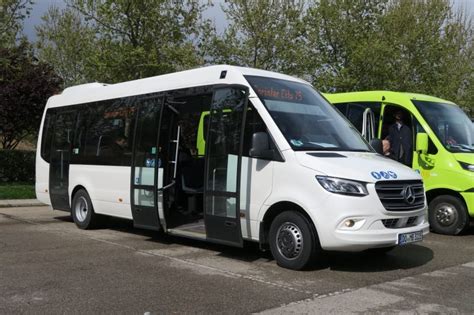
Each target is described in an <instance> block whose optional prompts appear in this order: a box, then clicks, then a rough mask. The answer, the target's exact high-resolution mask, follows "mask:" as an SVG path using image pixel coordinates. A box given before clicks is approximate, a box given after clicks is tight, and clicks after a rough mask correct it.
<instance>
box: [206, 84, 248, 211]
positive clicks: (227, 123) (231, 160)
mask: <svg viewBox="0 0 474 315" xmlns="http://www.w3.org/2000/svg"><path fill="white" fill-rule="evenodd" d="M245 99H246V96H245V92H244V91H242V90H239V89H232V88H228V89H227V88H226V89H219V90H216V91H215V94H214V98H213V102H212V105H211V115H210V118H209V130H208V137H207V141H206V145H207V146H208V148H207V155H208V168H207V170H208V174H207V190H208V192H210V193H208V195H207V200H206V213H208V214H211V215H216V216H222V217H236V198H235V196H236V193H237V187H238V186H237V185H238V166H239V154H240V149H241V133H242V121H243V114H244V107H245ZM226 193H227V194H226Z"/></svg>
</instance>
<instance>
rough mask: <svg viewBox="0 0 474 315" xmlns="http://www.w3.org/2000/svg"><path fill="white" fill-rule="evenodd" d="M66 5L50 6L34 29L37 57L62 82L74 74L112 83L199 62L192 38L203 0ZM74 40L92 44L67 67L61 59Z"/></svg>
mask: <svg viewBox="0 0 474 315" xmlns="http://www.w3.org/2000/svg"><path fill="white" fill-rule="evenodd" d="M68 5H69V8H68V9H67V10H65V11H63V12H62V13H58V12H57V11H54V10H50V12H48V14H47V16H45V17H44V19H43V20H44V22H43V24H42V25H41V26H40V27H39V28H38V32H39V37H40V43H39V45H38V47H39V51H40V56H41V58H42V60H44V61H47V62H48V63H50V64H52V65H53V66H54V67H55V68H56V69H58V72H59V73H60V74H61V76H62V77H63V78H64V79H65V82H66V83H67V84H73V83H74V82H73V80H69V77H72V78H74V77H75V76H77V75H78V73H82V74H81V76H80V78H81V80H82V79H83V80H87V81H103V82H109V83H115V82H120V81H126V80H133V79H138V78H143V77H149V76H154V75H159V74H163V73H167V72H173V71H178V70H183V69H187V68H190V67H195V66H197V65H200V64H202V63H203V60H202V58H201V57H200V55H199V52H198V48H197V43H198V41H199V38H200V36H201V34H202V29H203V27H204V25H205V24H206V23H205V22H204V21H203V20H202V11H203V10H204V8H205V5H203V4H201V1H199V0H186V1H171V0H140V1H137V0H113V1H112V0H69V2H68ZM59 25H66V26H67V27H66V29H64V28H61V27H57V26H59ZM67 29H69V30H71V32H69V31H68V30H67ZM91 33H93V34H94V36H91ZM78 36H80V37H81V39H80V40H79V39H77V38H76V37H78ZM78 44H79V45H81V46H82V47H87V48H89V47H92V48H93V49H91V50H89V49H85V50H86V51H87V53H86V54H84V55H82V56H77V58H75V59H73V60H74V64H75V65H80V67H79V68H80V69H78V68H72V69H71V68H70V67H69V68H68V65H69V64H68V63H67V61H66V62H65V60H68V59H69V58H68V56H70V54H71V53H72V52H73V51H74V50H75V49H76V48H75V47H76V45H78ZM56 65H57V66H56ZM60 65H62V66H61V68H59V67H60ZM81 67H83V68H82V69H81ZM78 70H80V71H78Z"/></svg>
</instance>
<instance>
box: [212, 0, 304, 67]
mask: <svg viewBox="0 0 474 315" xmlns="http://www.w3.org/2000/svg"><path fill="white" fill-rule="evenodd" d="M304 8H305V3H304V1H298V0H286V1H277V0H229V1H226V5H223V6H222V9H223V11H224V13H225V15H226V17H227V20H228V21H229V26H228V27H227V29H226V30H225V31H224V33H223V34H218V33H217V32H216V30H215V28H214V29H213V30H211V33H210V34H209V36H208V40H207V41H206V42H205V50H206V56H207V61H208V62H212V63H228V64H235V65H240V66H250V67H255V68H261V69H267V70H274V71H282V72H286V73H290V74H299V73H301V72H302V69H301V67H302V66H304V64H305V63H304V60H303V58H304V55H303V53H302V52H303V46H304V45H305V43H304V36H303V35H304V32H305V25H304V23H303V14H304V12H305V10H304Z"/></svg>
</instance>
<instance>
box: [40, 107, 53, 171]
mask: <svg viewBox="0 0 474 315" xmlns="http://www.w3.org/2000/svg"><path fill="white" fill-rule="evenodd" d="M53 120H54V114H53V111H52V110H51V109H48V111H47V112H46V117H45V119H44V123H43V135H42V136H41V157H42V158H43V159H44V160H45V161H46V162H48V163H49V162H50V159H51V141H52V138H53V137H52V136H53V130H52V129H53V125H54V124H53Z"/></svg>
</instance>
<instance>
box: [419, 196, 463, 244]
mask: <svg viewBox="0 0 474 315" xmlns="http://www.w3.org/2000/svg"><path fill="white" fill-rule="evenodd" d="M428 211H429V221H430V226H431V229H432V230H433V231H434V232H436V233H439V234H448V235H458V234H461V233H462V232H464V231H466V230H467V228H468V227H469V215H468V214H467V209H466V206H465V205H464V202H462V200H460V199H459V198H457V197H454V196H449V195H444V196H438V197H436V198H434V199H433V200H432V201H431V202H430V204H429V210H428Z"/></svg>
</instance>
